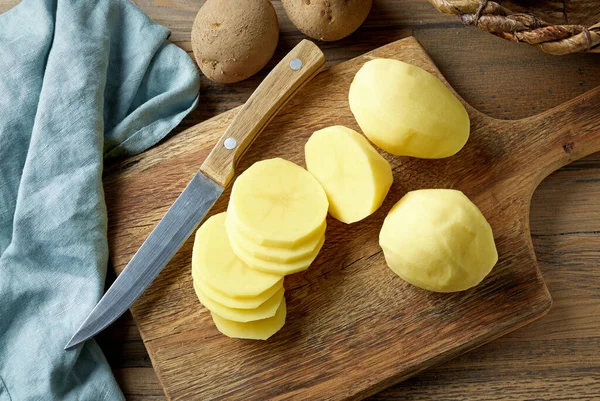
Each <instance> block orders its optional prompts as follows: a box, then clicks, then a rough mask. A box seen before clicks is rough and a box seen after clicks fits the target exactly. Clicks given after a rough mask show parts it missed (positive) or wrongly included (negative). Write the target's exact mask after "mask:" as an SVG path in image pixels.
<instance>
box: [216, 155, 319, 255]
mask: <svg viewBox="0 0 600 401" xmlns="http://www.w3.org/2000/svg"><path fill="white" fill-rule="evenodd" d="M328 207H329V205H328V202H327V196H326V195H325V191H324V190H323V187H321V184H319V182H318V181H317V180H316V179H315V178H314V177H313V176H312V174H310V173H309V172H308V171H306V170H305V169H303V168H302V167H300V166H297V165H296V164H294V163H292V162H290V161H287V160H283V159H279V158H276V159H268V160H263V161H260V162H257V163H254V164H253V165H252V166H251V167H250V168H248V169H247V170H246V171H244V173H242V174H241V175H240V176H239V177H238V178H237V180H236V181H235V183H234V184H233V188H232V190H231V198H230V199H229V207H228V213H229V214H230V215H231V216H232V218H233V221H234V222H235V226H236V229H237V230H238V231H240V232H241V233H243V234H244V235H245V236H246V237H248V238H251V239H252V240H253V241H254V242H255V243H257V244H260V245H267V246H273V247H293V246H295V245H297V244H300V243H302V242H304V241H306V240H307V239H308V238H311V237H312V236H313V235H315V233H316V232H317V231H318V230H319V229H321V228H322V225H323V221H324V220H325V217H326V215H327V209H328Z"/></svg>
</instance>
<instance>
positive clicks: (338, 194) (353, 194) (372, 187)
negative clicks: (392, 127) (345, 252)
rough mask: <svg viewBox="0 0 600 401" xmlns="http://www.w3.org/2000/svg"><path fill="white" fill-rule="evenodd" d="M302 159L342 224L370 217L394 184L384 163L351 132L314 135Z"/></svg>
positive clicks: (336, 129)
mask: <svg viewBox="0 0 600 401" xmlns="http://www.w3.org/2000/svg"><path fill="white" fill-rule="evenodd" d="M305 156H306V168H307V170H308V171H309V172H310V173H312V175H314V176H315V178H316V179H317V180H318V181H319V182H320V183H321V185H322V186H323V188H324V189H325V193H326V194H327V199H328V200H329V213H330V214H331V215H332V216H333V217H335V218H336V219H338V220H339V221H341V222H343V223H347V224H350V223H354V222H356V221H359V220H362V219H364V218H365V217H367V216H369V215H371V214H372V213H373V212H374V211H375V210H377V209H378V208H379V206H381V203H382V202H383V200H384V199H385V197H386V195H387V193H388V191H389V189H390V186H391V185H392V182H393V181H394V177H393V175H392V167H391V166H390V164H389V163H388V162H387V160H385V159H384V158H383V157H382V156H381V155H380V154H379V153H377V151H376V150H375V149H374V148H373V146H371V144H370V143H369V141H367V139H366V138H365V137H364V136H362V135H361V134H359V133H358V132H356V131H354V130H352V129H350V128H346V127H342V126H339V125H337V126H333V127H328V128H324V129H322V130H319V131H316V132H315V133H314V134H312V136H311V137H310V139H309V140H308V142H307V143H306V146H305Z"/></svg>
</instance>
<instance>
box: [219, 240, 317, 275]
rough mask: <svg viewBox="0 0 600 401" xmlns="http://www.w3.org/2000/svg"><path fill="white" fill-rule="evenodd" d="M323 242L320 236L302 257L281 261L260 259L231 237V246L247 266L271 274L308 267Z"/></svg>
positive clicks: (285, 272) (287, 272)
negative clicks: (314, 245)
mask: <svg viewBox="0 0 600 401" xmlns="http://www.w3.org/2000/svg"><path fill="white" fill-rule="evenodd" d="M324 242H325V236H321V238H320V239H319V242H318V243H317V246H316V248H315V249H314V250H313V251H312V252H311V253H310V254H309V255H308V256H307V257H305V258H304V259H301V260H298V261H295V262H289V263H281V262H273V261H269V260H265V259H261V258H258V257H255V256H252V255H251V254H250V253H248V252H247V251H246V250H245V249H244V247H243V246H242V245H240V244H238V243H237V242H236V240H235V239H234V237H231V246H232V247H233V249H234V250H235V253H236V254H237V255H238V257H239V258H240V259H242V260H243V261H244V262H245V263H246V264H247V265H248V266H250V267H252V268H253V269H256V270H258V271H262V272H265V273H271V274H281V275H288V274H293V273H298V272H301V271H304V270H306V269H308V267H309V266H310V264H311V263H312V262H313V261H314V260H315V259H316V257H317V255H318V254H319V251H320V250H321V247H322V246H323V243H324Z"/></svg>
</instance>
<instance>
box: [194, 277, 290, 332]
mask: <svg viewBox="0 0 600 401" xmlns="http://www.w3.org/2000/svg"><path fill="white" fill-rule="evenodd" d="M194 290H195V291H196V295H197V296H198V299H199V300H200V302H201V303H202V305H204V306H205V307H206V309H208V310H209V311H211V312H214V313H216V314H217V315H219V316H221V317H223V318H224V319H228V320H233V321H236V322H251V321H254V320H261V319H266V318H269V317H273V316H275V312H277V309H278V308H279V304H280V303H281V302H282V301H283V292H284V290H283V287H281V288H280V289H279V290H278V291H277V292H276V293H275V294H274V295H273V296H272V297H271V298H269V299H267V300H266V301H265V302H264V303H262V304H261V305H259V306H258V307H256V308H254V309H238V308H229V307H227V306H225V305H222V304H220V303H218V302H217V301H215V300H214V299H212V298H210V297H209V296H208V295H206V294H205V293H204V292H203V291H202V289H201V288H200V286H199V285H198V282H197V281H195V282H194Z"/></svg>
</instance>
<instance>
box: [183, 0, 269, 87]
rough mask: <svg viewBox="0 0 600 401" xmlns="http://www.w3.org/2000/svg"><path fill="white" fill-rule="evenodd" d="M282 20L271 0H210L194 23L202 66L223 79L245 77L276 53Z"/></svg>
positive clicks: (194, 38)
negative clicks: (280, 20)
mask: <svg viewBox="0 0 600 401" xmlns="http://www.w3.org/2000/svg"><path fill="white" fill-rule="evenodd" d="M278 41H279V24H278V22H277V15H276V14H275V9H274V8H273V5H272V4H271V2H270V1H269V0H243V1H239V0H207V1H206V3H204V5H203V6H202V7H201V8H200V11H198V15H196V19H195V21H194V26H193V27H192V48H193V50H194V56H195V57H196V62H197V63H198V66H199V67H200V70H202V72H203V73H204V75H206V77H207V78H208V79H210V80H213V81H215V82H220V83H233V82H238V81H242V80H244V79H246V78H248V77H250V76H252V75H254V74H256V73H257V72H258V71H260V70H261V69H262V68H263V67H264V66H265V65H266V64H267V62H268V61H269V60H270V59H271V57H272V56H273V53H274V52H275V48H276V47H277V42H278Z"/></svg>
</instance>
